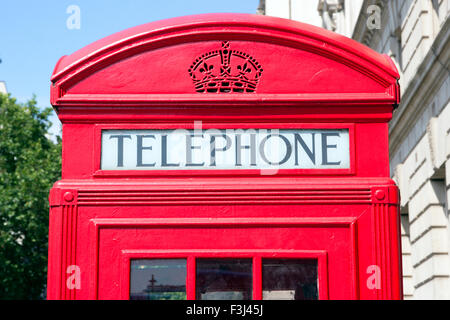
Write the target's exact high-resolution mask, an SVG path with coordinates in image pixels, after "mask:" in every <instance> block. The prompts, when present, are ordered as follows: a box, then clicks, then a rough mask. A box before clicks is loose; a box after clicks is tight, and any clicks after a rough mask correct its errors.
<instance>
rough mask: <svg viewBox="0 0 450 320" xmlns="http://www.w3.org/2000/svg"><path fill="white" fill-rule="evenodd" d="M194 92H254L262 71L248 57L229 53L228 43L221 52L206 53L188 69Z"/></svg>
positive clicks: (259, 66) (225, 43)
mask: <svg viewBox="0 0 450 320" xmlns="http://www.w3.org/2000/svg"><path fill="white" fill-rule="evenodd" d="M188 71H189V75H190V76H191V78H192V81H193V82H194V86H195V90H196V91H197V92H201V93H213V92H217V93H220V92H241V93H242V92H255V90H256V86H257V84H258V81H259V79H260V78H261V74H262V72H263V69H262V67H261V65H260V64H259V63H258V62H257V61H256V60H255V59H254V58H253V57H252V56H250V55H249V54H247V53H244V52H241V51H237V50H230V43H229V42H228V41H223V42H222V49H220V50H215V51H211V52H208V53H205V54H203V55H201V56H200V57H198V58H197V59H195V61H194V62H193V63H192V65H191V67H190V68H189V70H188Z"/></svg>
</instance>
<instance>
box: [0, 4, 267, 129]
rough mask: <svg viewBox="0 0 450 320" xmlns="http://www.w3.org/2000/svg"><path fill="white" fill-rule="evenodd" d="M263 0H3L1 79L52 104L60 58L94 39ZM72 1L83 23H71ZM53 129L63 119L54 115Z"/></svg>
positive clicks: (22, 95) (20, 93)
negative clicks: (52, 86)
mask: <svg viewBox="0 0 450 320" xmlns="http://www.w3.org/2000/svg"><path fill="white" fill-rule="evenodd" d="M258 3H259V1H258V0H226V1H222V0H126V1H125V0H69V1H67V0H40V1H30V0H26V1H25V0H0V59H1V60H2V63H0V81H2V80H3V81H5V82H6V87H7V89H8V92H9V93H11V94H12V96H13V97H15V98H17V99H18V100H19V101H20V102H25V101H27V100H28V99H30V98H31V96H32V95H33V94H36V98H37V101H38V105H39V106H40V107H46V106H50V102H49V101H50V75H51V73H52V71H53V68H54V66H55V64H56V62H57V61H58V59H59V58H60V57H61V56H63V55H66V54H70V53H72V52H74V51H76V50H78V49H80V48H82V47H84V46H86V45H88V44H89V43H91V42H94V41H96V40H98V39H101V38H103V37H105V36H108V35H110V34H112V33H115V32H117V31H121V30H124V29H127V28H130V27H133V26H136V25H140V24H143V23H147V22H151V21H156V20H161V19H166V18H172V17H177V16H184V15H190V14H199V13H212V12H241V13H255V12H256V9H257V7H258ZM70 5H76V6H78V7H79V8H80V18H81V19H80V22H81V23H80V29H68V28H67V24H66V22H67V20H68V18H69V17H70V16H71V13H67V12H66V11H67V9H68V7H69V6H70ZM53 121H54V123H56V125H55V126H53V128H52V132H53V133H57V132H59V124H58V123H59V121H58V120H57V118H56V116H54V117H53Z"/></svg>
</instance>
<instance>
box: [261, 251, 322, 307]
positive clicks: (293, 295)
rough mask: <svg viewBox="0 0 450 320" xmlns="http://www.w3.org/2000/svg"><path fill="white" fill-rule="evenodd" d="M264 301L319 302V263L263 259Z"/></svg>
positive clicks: (306, 260)
mask: <svg viewBox="0 0 450 320" xmlns="http://www.w3.org/2000/svg"><path fill="white" fill-rule="evenodd" d="M262 280H263V283H262V285H263V299H264V300H317V299H318V290H317V261H316V260H312V259H263V260H262Z"/></svg>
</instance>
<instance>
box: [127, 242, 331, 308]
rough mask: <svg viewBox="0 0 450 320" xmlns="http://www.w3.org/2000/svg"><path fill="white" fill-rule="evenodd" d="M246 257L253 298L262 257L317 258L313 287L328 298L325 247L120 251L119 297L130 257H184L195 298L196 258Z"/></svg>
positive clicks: (257, 294) (258, 294)
mask: <svg viewBox="0 0 450 320" xmlns="http://www.w3.org/2000/svg"><path fill="white" fill-rule="evenodd" d="M198 258H229V259H234V258H235V259H237V258H248V259H252V268H253V270H252V282H253V288H252V295H253V300H262V259H265V258H270V259H273V258H280V259H311V260H317V268H318V269H317V288H318V293H319V300H328V263H327V252H326V251H325V250H275V251H274V250H270V251H269V250H122V252H121V258H120V261H121V262H120V270H121V272H120V273H121V277H120V297H121V299H123V300H129V298H130V272H131V269H130V266H131V260H134V259H186V299H187V300H195V297H196V285H195V277H196V259H198Z"/></svg>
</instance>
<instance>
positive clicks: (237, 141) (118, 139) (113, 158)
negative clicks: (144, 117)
mask: <svg viewBox="0 0 450 320" xmlns="http://www.w3.org/2000/svg"><path fill="white" fill-rule="evenodd" d="M343 168H350V148H349V132H348V129H286V130H285V129H224V130H218V129H208V130H183V129H177V130H103V131H102V150H101V169H102V170H214V169H343Z"/></svg>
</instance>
